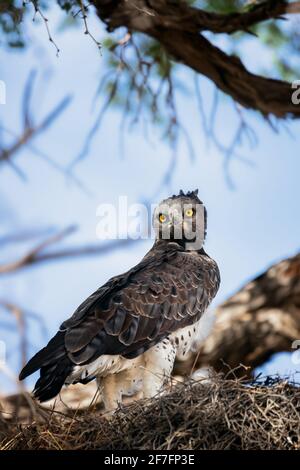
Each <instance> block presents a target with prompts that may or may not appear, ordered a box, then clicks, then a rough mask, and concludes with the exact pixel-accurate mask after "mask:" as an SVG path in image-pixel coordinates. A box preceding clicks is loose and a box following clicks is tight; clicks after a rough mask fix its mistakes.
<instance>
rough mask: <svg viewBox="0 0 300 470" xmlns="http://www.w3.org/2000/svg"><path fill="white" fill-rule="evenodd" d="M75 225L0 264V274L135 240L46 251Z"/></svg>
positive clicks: (95, 252)
mask: <svg viewBox="0 0 300 470" xmlns="http://www.w3.org/2000/svg"><path fill="white" fill-rule="evenodd" d="M75 229H76V227H75V226H70V227H68V228H66V229H65V230H62V231H61V232H59V233H57V234H55V235H53V236H51V237H49V238H47V239H46V240H45V241H43V242H42V243H39V244H38V245H36V246H35V247H34V248H33V249H31V250H30V251H29V252H28V253H26V254H25V255H24V256H22V257H21V258H19V259H17V260H16V261H12V262H10V263H6V264H3V265H0V275H1V274H9V273H12V272H16V271H19V270H21V269H23V268H26V267H29V266H32V265H35V264H38V263H42V262H46V261H55V260H59V259H67V258H74V257H83V256H92V255H104V254H107V253H109V252H111V251H114V250H116V249H120V248H123V247H125V246H126V247H127V246H128V245H129V244H131V243H133V242H135V241H136V240H132V239H128V240H127V239H124V240H123V239H120V240H119V239H117V240H112V241H109V242H107V243H105V244H99V243H95V244H90V245H80V246H74V247H66V248H63V249H61V250H56V251H54V250H53V251H46V252H45V249H46V248H48V247H49V246H51V245H53V244H55V243H58V242H60V241H61V240H63V239H64V238H66V237H67V236H69V235H70V234H72V233H74V231H75Z"/></svg>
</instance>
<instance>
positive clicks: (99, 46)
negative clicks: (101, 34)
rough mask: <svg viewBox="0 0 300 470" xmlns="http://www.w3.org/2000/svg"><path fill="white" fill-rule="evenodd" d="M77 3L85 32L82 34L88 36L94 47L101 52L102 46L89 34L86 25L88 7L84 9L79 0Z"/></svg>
mask: <svg viewBox="0 0 300 470" xmlns="http://www.w3.org/2000/svg"><path fill="white" fill-rule="evenodd" d="M79 3H80V8H81V12H82V18H83V22H84V27H85V31H84V34H87V35H88V36H90V38H91V39H92V41H93V42H94V43H95V44H96V46H97V47H98V49H99V50H100V51H101V48H102V45H101V42H100V41H97V39H96V38H95V37H94V36H93V35H92V33H91V32H90V30H89V27H88V23H87V13H86V12H87V10H88V7H86V6H85V5H84V3H83V1H82V0H79Z"/></svg>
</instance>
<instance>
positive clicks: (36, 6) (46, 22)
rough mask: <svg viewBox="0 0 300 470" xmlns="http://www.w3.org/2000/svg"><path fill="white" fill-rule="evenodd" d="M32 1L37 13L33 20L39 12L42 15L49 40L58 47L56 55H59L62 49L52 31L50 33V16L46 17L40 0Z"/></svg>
mask: <svg viewBox="0 0 300 470" xmlns="http://www.w3.org/2000/svg"><path fill="white" fill-rule="evenodd" d="M31 3H32V5H33V7H34V10H35V13H34V17H33V21H34V20H35V17H36V15H37V14H39V15H40V17H41V18H42V20H43V22H44V24H45V27H46V31H47V35H48V39H49V41H50V42H51V43H52V44H53V46H54V47H55V49H56V57H58V56H59V52H60V49H59V47H58V45H57V44H56V42H55V41H54V39H53V37H52V35H51V33H50V29H49V24H48V21H49V20H48V18H46V17H45V15H44V13H43V12H42V10H41V8H40V5H39V1H38V0H31Z"/></svg>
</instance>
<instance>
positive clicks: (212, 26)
mask: <svg viewBox="0 0 300 470" xmlns="http://www.w3.org/2000/svg"><path fill="white" fill-rule="evenodd" d="M93 3H94V4H96V6H97V7H98V11H99V12H100V16H101V18H102V19H104V20H105V22H106V23H107V24H108V25H109V27H110V28H112V29H114V28H116V27H119V26H120V25H122V23H123V19H124V9H125V10H127V11H129V9H130V14H129V15H127V16H128V18H127V20H129V21H132V22H135V23H136V22H139V21H141V19H142V16H148V17H151V20H152V24H154V25H156V26H158V27H164V28H167V29H176V30H179V31H185V32H189V33H199V32H201V31H211V32H212V33H228V34H231V33H234V32H237V31H248V30H249V28H251V27H252V26H254V25H255V24H257V23H261V22H263V21H266V20H270V19H278V18H281V17H282V16H283V15H286V14H295V13H299V12H300V2H294V3H288V2H287V1H285V0H267V1H265V2H262V3H258V4H254V5H253V7H252V8H251V9H250V10H249V11H247V12H243V13H230V14H220V13H214V12H208V11H205V10H201V9H199V8H194V7H192V6H189V5H188V4H187V3H186V2H185V1H179V2H174V1H172V0H148V1H146V0H143V1H139V0H135V1H133V2H125V3H131V5H126V6H124V5H121V4H123V3H124V1H122V0H121V1H120V0H117V1H116V0H104V1H103V0H98V1H97V0H96V1H94V2H93ZM122 10H123V11H122Z"/></svg>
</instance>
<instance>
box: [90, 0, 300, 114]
mask: <svg viewBox="0 0 300 470" xmlns="http://www.w3.org/2000/svg"><path fill="white" fill-rule="evenodd" d="M93 3H94V5H95V6H96V8H97V12H98V15H99V17H100V19H101V20H103V21H104V22H105V23H106V25H107V27H108V29H109V30H110V31H111V30H113V29H116V28H118V27H120V26H124V27H127V28H128V30H129V31H137V32H141V33H144V34H147V35H148V36H151V37H152V38H154V39H156V40H157V41H159V42H160V43H161V44H162V45H163V46H164V47H165V49H166V51H167V52H168V53H169V54H170V55H171V56H173V57H174V58H175V59H176V60H178V61H179V62H182V63H183V64H185V65H187V66H188V67H190V68H192V69H193V70H195V71H196V72H198V73H200V74H202V75H205V76H206V77H208V78H209V79H211V80H212V81H213V82H214V83H215V85H216V86H217V87H218V88H219V89H221V90H222V91H223V92H224V93H226V94H227V95H229V96H231V97H232V98H233V99H234V100H235V101H237V102H238V103H240V104H241V105H242V106H244V107H246V108H249V109H254V110H258V111H260V112H261V113H262V114H263V115H264V116H266V117H268V116H269V115H270V114H273V115H275V116H276V117H278V118H287V117H293V118H299V117H300V106H297V105H296V104H294V103H293V102H292V92H293V90H292V88H291V85H290V84H289V83H287V82H284V81H281V80H274V79H270V78H264V77H262V76H259V75H256V74H253V73H251V72H249V71H248V70H247V69H246V67H245V66H244V65H243V63H242V62H241V60H240V59H239V58H238V57H236V56H230V55H228V54H226V53H225V52H223V51H222V50H221V49H219V48H218V47H216V46H214V45H212V44H211V43H210V42H209V41H208V39H206V38H205V37H204V36H203V35H201V34H200V33H199V31H203V30H205V29H206V30H210V31H213V32H230V33H231V32H233V31H237V30H245V29H246V30H247V28H249V27H250V26H252V25H253V24H255V23H256V22H258V21H262V20H266V19H270V18H277V17H279V16H280V15H282V14H284V13H286V12H295V13H297V10H298V6H299V5H298V3H299V2H296V3H295V5H294V7H295V8H293V4H287V2H285V1H282V0H275V1H270V0H269V1H267V2H264V3H263V4H259V5H258V6H256V7H254V8H253V9H252V10H251V11H250V12H247V13H240V14H231V15H217V14H212V13H207V12H204V11H202V10H198V9H195V8H192V7H189V6H188V5H187V4H186V3H184V2H178V3H176V4H175V3H174V2H170V0H157V1H152V0H151V1H150V0H148V1H146V0H135V1H132V2H126V1H125V0H94V2H93ZM296 7H297V8H296Z"/></svg>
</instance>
